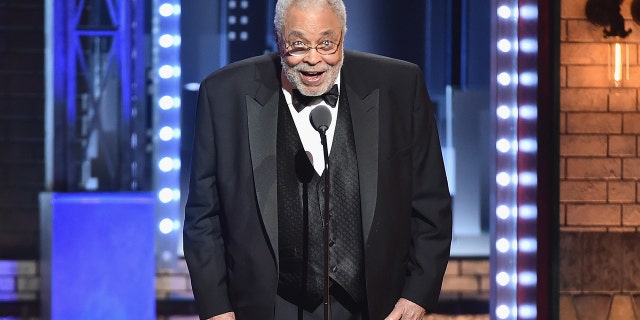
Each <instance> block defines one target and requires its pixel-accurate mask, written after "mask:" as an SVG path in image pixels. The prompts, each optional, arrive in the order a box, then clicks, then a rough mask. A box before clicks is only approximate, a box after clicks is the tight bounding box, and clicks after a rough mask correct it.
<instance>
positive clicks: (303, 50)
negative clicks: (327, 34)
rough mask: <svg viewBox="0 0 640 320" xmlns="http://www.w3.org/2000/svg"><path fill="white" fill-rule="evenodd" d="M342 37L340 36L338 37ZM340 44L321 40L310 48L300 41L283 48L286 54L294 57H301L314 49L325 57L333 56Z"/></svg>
mask: <svg viewBox="0 0 640 320" xmlns="http://www.w3.org/2000/svg"><path fill="white" fill-rule="evenodd" d="M340 36H341V37H342V35H340ZM339 47H340V42H333V41H331V40H322V41H320V43H318V44H317V45H316V46H315V47H312V46H310V45H308V44H306V43H304V42H302V41H301V40H297V41H294V42H293V43H290V44H289V45H288V46H286V47H285V49H286V50H287V54H289V55H292V56H294V57H302V56H304V55H306V54H307V53H309V51H311V49H315V50H316V52H318V53H319V54H321V55H324V56H327V55H331V54H334V53H336V52H337V51H338V48H339Z"/></svg>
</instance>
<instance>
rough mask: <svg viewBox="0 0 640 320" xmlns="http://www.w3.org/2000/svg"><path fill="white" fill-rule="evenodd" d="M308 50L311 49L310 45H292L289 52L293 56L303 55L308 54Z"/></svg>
mask: <svg viewBox="0 0 640 320" xmlns="http://www.w3.org/2000/svg"><path fill="white" fill-rule="evenodd" d="M307 51H309V48H308V47H291V48H290V49H289V54H290V55H292V56H303V55H305V54H307Z"/></svg>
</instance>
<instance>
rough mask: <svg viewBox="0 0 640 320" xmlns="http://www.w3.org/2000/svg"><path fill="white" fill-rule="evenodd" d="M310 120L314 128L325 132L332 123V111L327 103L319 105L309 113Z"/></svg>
mask: <svg viewBox="0 0 640 320" xmlns="http://www.w3.org/2000/svg"><path fill="white" fill-rule="evenodd" d="M309 121H310V122H311V125H312V126H313V128H314V129H316V130H317V131H318V132H320V133H322V134H324V133H325V132H327V130H329V125H331V111H330V110H329V107H327V106H325V105H319V106H317V107H315V108H313V110H311V113H309Z"/></svg>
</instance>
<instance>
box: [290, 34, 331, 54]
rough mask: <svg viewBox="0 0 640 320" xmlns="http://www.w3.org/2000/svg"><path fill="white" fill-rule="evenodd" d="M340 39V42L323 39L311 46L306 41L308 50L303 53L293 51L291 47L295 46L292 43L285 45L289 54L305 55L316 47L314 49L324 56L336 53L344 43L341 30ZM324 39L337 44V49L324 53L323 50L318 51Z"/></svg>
mask: <svg viewBox="0 0 640 320" xmlns="http://www.w3.org/2000/svg"><path fill="white" fill-rule="evenodd" d="M339 39H340V41H338V42H334V41H331V40H322V41H321V42H320V43H318V44H316V45H315V46H310V45H308V44H306V43H305V44H304V45H305V46H306V47H307V50H306V51H305V52H304V53H302V54H293V53H291V50H290V49H289V48H291V47H292V46H293V44H291V43H286V46H285V47H284V48H285V53H286V54H287V55H289V56H292V57H304V56H306V55H307V54H309V52H310V51H311V49H314V50H316V52H317V53H318V54H319V55H323V56H330V55H332V54H335V53H336V52H338V49H340V45H341V44H342V32H340V38H339ZM324 41H329V42H331V43H334V44H335V45H336V49H335V50H334V51H333V52H331V53H322V52H320V51H318V47H319V46H320V45H321V43H322V42H324Z"/></svg>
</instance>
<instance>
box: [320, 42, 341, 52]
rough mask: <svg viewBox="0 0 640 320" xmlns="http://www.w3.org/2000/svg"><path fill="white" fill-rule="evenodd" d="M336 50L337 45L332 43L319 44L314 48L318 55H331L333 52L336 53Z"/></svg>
mask: <svg viewBox="0 0 640 320" xmlns="http://www.w3.org/2000/svg"><path fill="white" fill-rule="evenodd" d="M337 48H338V45H337V44H335V43H333V42H326V43H322V44H319V45H318V46H317V47H316V50H318V53H320V54H333V53H334V52H336V49H337Z"/></svg>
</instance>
